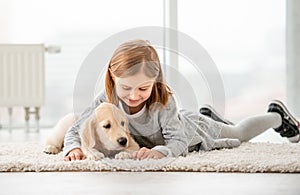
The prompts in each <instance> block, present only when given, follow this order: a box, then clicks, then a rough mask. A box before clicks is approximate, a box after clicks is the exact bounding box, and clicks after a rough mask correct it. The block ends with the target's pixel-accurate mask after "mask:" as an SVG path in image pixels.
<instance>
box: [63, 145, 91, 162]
mask: <svg viewBox="0 0 300 195" xmlns="http://www.w3.org/2000/svg"><path fill="white" fill-rule="evenodd" d="M85 158H86V156H85V155H84V154H83V152H82V150H81V149H80V148H75V149H73V150H71V151H70V152H69V153H68V155H67V156H66V157H65V161H72V160H84V159H85Z"/></svg>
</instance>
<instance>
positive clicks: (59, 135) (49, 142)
mask: <svg viewBox="0 0 300 195" xmlns="http://www.w3.org/2000/svg"><path fill="white" fill-rule="evenodd" d="M76 120H77V116H76V115H75V114H73V113H70V114H67V115H66V116H64V117H63V118H62V119H60V120H59V121H58V123H57V124H56V125H55V126H54V128H53V129H52V131H51V133H50V134H49V136H48V137H47V139H46V143H45V148H44V152H45V153H48V154H57V153H59V152H60V151H61V150H62V147H63V144H64V137H65V135H66V132H67V130H68V129H69V128H70V127H71V126H72V125H73V124H74V122H75V121H76Z"/></svg>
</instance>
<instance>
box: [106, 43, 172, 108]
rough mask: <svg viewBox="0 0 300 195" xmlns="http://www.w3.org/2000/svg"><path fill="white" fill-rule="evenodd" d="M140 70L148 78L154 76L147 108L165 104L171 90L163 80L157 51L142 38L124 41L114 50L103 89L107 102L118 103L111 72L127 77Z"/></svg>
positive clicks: (117, 75)
mask: <svg viewBox="0 0 300 195" xmlns="http://www.w3.org/2000/svg"><path fill="white" fill-rule="evenodd" d="M140 71H142V72H143V73H144V74H145V75H146V76H148V77H150V78H156V81H155V83H154V85H153V88H152V92H151V95H150V97H149V99H148V100H147V101H146V108H147V110H149V108H150V106H151V105H152V104H153V105H160V104H162V105H166V103H167V102H168V98H169V95H170V94H171V90H170V88H169V87H168V86H167V85H166V82H165V80H164V77H163V73H162V69H161V65H160V61H159V58H158V55H157V52H156V51H155V49H154V48H153V47H152V46H151V45H150V44H149V43H148V41H144V40H132V41H128V42H125V43H123V44H122V45H120V46H119V47H118V48H117V49H116V51H115V52H114V54H113V56H112V58H111V60H110V62H109V65H108V69H107V72H106V78H105V90H106V96H107V100H108V102H110V103H113V104H115V105H118V103H119V98H118V96H117V94H116V89H115V82H114V81H113V78H112V74H113V75H114V76H116V77H128V76H133V75H135V74H136V73H138V72H140ZM154 103H159V104H154ZM154 107H155V106H154Z"/></svg>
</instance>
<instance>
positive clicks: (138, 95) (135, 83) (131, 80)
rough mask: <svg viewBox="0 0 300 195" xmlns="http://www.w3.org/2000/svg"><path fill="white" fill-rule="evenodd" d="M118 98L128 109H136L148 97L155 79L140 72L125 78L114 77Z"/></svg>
mask: <svg viewBox="0 0 300 195" xmlns="http://www.w3.org/2000/svg"><path fill="white" fill-rule="evenodd" d="M114 82H115V85H116V92H117V95H118V97H119V98H120V99H121V100H122V101H123V102H124V103H125V104H126V105H127V106H129V107H137V106H139V105H141V104H142V103H145V101H146V100H147V99H148V98H149V97H150V95H151V91H152V87H153V85H154V83H155V78H149V77H147V76H146V75H145V74H144V73H142V72H140V73H137V74H135V75H133V76H129V77H126V78H120V77H114Z"/></svg>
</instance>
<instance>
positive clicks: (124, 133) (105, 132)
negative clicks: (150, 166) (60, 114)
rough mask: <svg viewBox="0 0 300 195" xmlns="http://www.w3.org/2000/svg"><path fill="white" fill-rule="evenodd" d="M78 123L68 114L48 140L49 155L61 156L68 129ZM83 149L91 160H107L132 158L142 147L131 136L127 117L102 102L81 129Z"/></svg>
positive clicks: (114, 107)
mask: <svg viewBox="0 0 300 195" xmlns="http://www.w3.org/2000/svg"><path fill="white" fill-rule="evenodd" d="M76 120H77V118H76V116H74V115H73V114H69V115H66V116H65V117H64V118H62V119H61V120H60V121H59V122H58V123H57V125H56V126H55V127H54V129H53V132H52V134H51V135H50V136H49V137H48V138H47V140H46V146H45V149H44V152H45V153H48V154H57V153H58V152H60V151H61V150H62V148H63V142H64V137H65V134H66V132H67V130H68V129H69V128H70V127H71V126H72V125H73V123H74V122H75V121H76ZM79 132H80V139H81V150H82V152H83V153H84V155H85V156H86V157H87V159H91V160H99V159H101V158H104V157H115V158H117V159H125V158H132V153H133V152H134V151H138V150H139V145H138V144H137V143H136V142H135V141H134V139H133V138H132V137H131V136H130V134H129V130H128V120H127V118H126V116H125V114H124V113H123V112H122V111H121V110H120V109H119V108H117V107H116V106H115V105H113V104H110V103H101V104H100V105H99V106H98V107H97V108H96V109H95V111H94V113H93V114H92V115H91V116H90V117H89V118H87V119H86V120H85V122H84V123H83V124H82V125H81V128H80V131H79Z"/></svg>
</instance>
